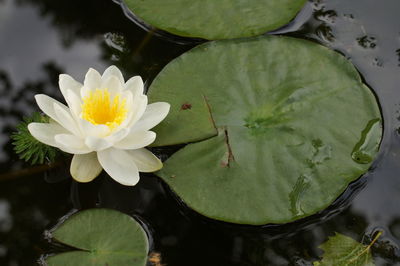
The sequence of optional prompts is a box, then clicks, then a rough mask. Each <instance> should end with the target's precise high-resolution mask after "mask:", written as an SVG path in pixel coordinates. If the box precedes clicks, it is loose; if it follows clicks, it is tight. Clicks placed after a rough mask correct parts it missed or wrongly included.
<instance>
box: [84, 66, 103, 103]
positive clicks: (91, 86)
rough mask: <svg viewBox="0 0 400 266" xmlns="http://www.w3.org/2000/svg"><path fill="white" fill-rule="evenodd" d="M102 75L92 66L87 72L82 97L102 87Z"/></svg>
mask: <svg viewBox="0 0 400 266" xmlns="http://www.w3.org/2000/svg"><path fill="white" fill-rule="evenodd" d="M100 85H101V76H100V74H99V72H97V71H96V70H95V69H93V68H90V69H89V71H88V72H87V73H86V76H85V81H84V83H83V88H82V90H81V97H82V98H84V97H86V96H87V95H89V92H90V91H92V90H95V89H100Z"/></svg>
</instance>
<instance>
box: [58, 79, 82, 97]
mask: <svg viewBox="0 0 400 266" xmlns="http://www.w3.org/2000/svg"><path fill="white" fill-rule="evenodd" d="M58 85H59V86H60V90H61V93H62V95H63V96H64V99H65V100H66V101H67V102H68V96H67V90H72V91H73V92H74V93H75V94H77V95H80V90H81V88H82V86H83V85H82V84H81V83H80V82H78V81H76V80H75V79H74V78H72V77H71V76H69V75H66V74H61V75H60V76H59V79H58Z"/></svg>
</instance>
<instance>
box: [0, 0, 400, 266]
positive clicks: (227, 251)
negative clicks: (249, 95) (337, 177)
mask: <svg viewBox="0 0 400 266" xmlns="http://www.w3.org/2000/svg"><path fill="white" fill-rule="evenodd" d="M77 7H79V8H77ZM306 8H311V9H308V11H307V9H305V11H303V12H304V13H302V14H303V15H302V16H299V18H298V19H297V20H295V21H294V22H295V23H292V24H291V25H290V26H289V27H286V28H284V29H281V30H282V31H281V32H290V35H293V36H297V37H302V38H308V39H312V40H315V41H317V42H320V43H322V44H324V45H326V46H329V47H331V48H333V49H336V50H338V51H340V52H341V53H343V54H345V56H346V57H348V58H350V59H351V60H352V62H353V63H354V64H355V65H356V66H357V67H358V69H359V70H360V72H361V74H362V75H363V77H364V79H365V80H366V82H367V83H368V84H369V85H370V86H371V87H372V88H373V89H374V90H375V93H376V94H377V96H378V98H379V100H380V103H381V107H382V113H383V115H384V128H385V131H384V134H385V136H384V139H383V143H382V147H381V153H380V155H379V158H378V160H376V162H375V163H374V166H373V169H372V171H371V173H370V174H368V175H367V176H365V177H364V178H363V179H361V180H359V181H357V182H356V183H354V184H353V185H352V187H351V188H350V189H349V190H348V191H347V192H346V193H345V194H344V195H343V196H342V197H341V198H340V199H339V200H338V202H337V204H336V205H334V206H333V207H331V209H328V210H327V211H326V212H324V213H322V214H320V215H317V216H315V217H310V218H309V219H306V220H303V221H301V223H297V224H293V225H288V226H284V227H265V228H264V227H263V228H253V227H251V228H249V227H246V226H235V225H226V224H223V223H218V222H214V221H210V220H208V219H206V218H204V217H201V216H200V215H198V214H196V213H194V212H192V211H190V210H187V209H185V207H184V206H181V205H180V204H177V202H178V199H176V198H175V196H174V195H173V194H172V193H171V192H170V190H169V188H167V187H166V186H165V184H163V183H162V182H161V181H160V180H159V179H158V178H157V177H155V176H153V175H145V176H143V177H142V179H141V181H140V183H139V184H138V186H135V187H134V188H126V187H122V186H120V185H119V184H117V183H115V182H114V181H113V180H112V179H110V178H109V177H107V176H106V175H104V176H102V177H99V178H97V179H96V180H95V181H94V182H93V183H90V184H77V183H72V184H71V180H70V179H69V178H68V179H65V176H66V172H67V171H68V168H67V167H64V168H58V169H53V170H52V171H51V172H48V175H47V176H48V178H47V180H50V181H58V182H55V183H52V184H50V183H48V182H45V181H44V179H43V172H39V173H38V172H34V170H32V169H30V168H29V166H28V165H24V164H23V163H22V162H20V161H18V160H17V158H16V157H15V155H13V152H12V147H11V145H10V142H9V141H8V135H9V133H10V132H11V131H12V130H13V129H14V127H15V125H16V123H17V122H18V121H20V119H21V118H22V116H23V115H28V114H30V113H31V112H32V111H33V110H36V106H35V104H34V102H33V95H34V94H37V93H46V94H48V95H50V96H52V97H55V98H59V99H60V98H61V95H60V93H59V90H58V85H57V79H58V74H59V73H69V74H71V75H72V76H74V77H76V78H77V79H78V80H83V75H84V73H86V71H87V69H88V68H89V67H94V68H97V69H99V70H102V69H105V67H106V66H107V65H109V64H116V65H117V66H118V67H119V68H120V69H122V70H123V72H124V74H125V75H126V76H133V75H136V74H140V75H141V76H143V77H144V79H145V80H147V81H148V83H147V84H149V82H150V81H151V80H152V79H153V78H154V76H155V75H156V74H157V73H158V72H159V71H160V69H162V67H163V66H164V65H165V64H167V63H168V62H169V61H170V60H171V59H173V58H175V57H176V56H178V55H180V54H181V53H183V52H184V51H186V50H188V49H190V48H191V45H179V44H175V43H172V42H168V41H166V40H165V39H160V38H158V37H155V36H154V35H153V34H152V33H151V32H150V33H148V32H145V31H144V30H142V29H141V28H139V27H137V26H135V25H134V24H133V23H132V21H131V20H130V19H128V18H126V17H125V16H124V15H123V12H122V10H121V8H120V7H119V6H118V5H116V4H114V3H112V2H111V1H108V0H88V1H78V0H70V1H67V0H59V1H53V0H0V116H1V119H0V129H1V134H0V147H1V149H0V169H1V171H0V179H1V177H4V176H10V175H9V173H13V174H14V175H12V177H13V178H12V179H8V181H4V180H0V182H2V183H1V186H0V264H1V265H31V264H33V263H34V261H35V260H36V259H38V258H39V256H40V255H41V254H43V253H46V252H49V250H50V251H51V250H52V248H51V247H49V245H48V244H47V243H46V241H44V238H43V236H42V232H43V231H44V229H45V228H50V227H51V225H54V223H56V222H57V220H58V218H59V217H62V216H63V215H64V214H66V213H68V212H69V210H70V209H72V208H77V209H84V208H91V207H96V206H103V207H109V208H114V209H117V210H120V211H123V212H125V213H128V214H130V215H138V216H140V217H141V218H142V219H143V220H144V221H145V222H146V223H148V224H149V231H151V233H152V235H153V236H154V250H155V251H158V252H160V253H161V257H162V260H163V263H166V264H167V265H172V266H180V265H182V266H183V265H185V266H186V265H191V266H192V265H193V266H196V265H202V266H204V265H209V266H213V265H218V266H221V265H257V266H259V265H288V264H292V265H310V263H311V261H314V260H316V259H318V257H319V256H321V254H322V251H321V250H320V249H319V248H318V246H319V245H320V244H321V243H323V242H324V241H325V240H326V239H327V238H328V236H331V235H333V234H334V232H339V233H342V234H345V235H348V236H351V237H353V238H354V239H356V240H359V241H363V236H365V237H364V241H365V242H368V237H369V236H371V235H373V233H374V232H376V230H383V231H384V232H385V233H384V235H383V236H382V237H381V238H380V240H379V241H378V243H377V244H376V245H375V246H374V248H373V249H372V251H373V254H374V256H375V258H376V260H377V264H378V265H385V264H387V265H393V264H395V263H400V259H399V258H400V254H399V245H400V229H399V228H400V222H399V221H400V210H399V208H398V206H397V205H398V204H397V202H399V199H400V181H399V178H398V175H397V173H398V172H399V171H400V158H399V157H400V136H399V134H398V133H397V132H396V128H398V127H399V126H400V121H399V120H397V116H398V115H397V116H396V112H399V111H400V105H399V104H400V101H399V100H398V98H399V97H398V96H399V92H398V91H399V90H398V86H399V84H400V77H399V75H398V70H399V68H398V65H399V62H400V59H399V58H400V55H399V49H400V48H399V47H400V38H399V35H398V29H399V28H400V21H399V20H398V15H397V13H398V10H399V8H400V3H399V2H398V1H397V0H388V1H385V2H384V3H381V4H379V5H377V3H376V1H374V0H354V1H346V0H331V1H322V0H315V1H310V4H309V5H308V6H307V7H306ZM311 11H312V12H311ZM105 14H106V16H105ZM360 42H361V45H360ZM372 46H373V47H372ZM372 48H373V49H372ZM67 165H68V164H67ZM20 169H28V170H26V171H25V170H24V171H22V172H18V170H20ZM15 173H17V174H15ZM18 173H19V174H18ZM116 195H118V197H116Z"/></svg>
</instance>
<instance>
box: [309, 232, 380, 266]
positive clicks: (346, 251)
mask: <svg viewBox="0 0 400 266" xmlns="http://www.w3.org/2000/svg"><path fill="white" fill-rule="evenodd" d="M381 234H382V232H379V233H378V234H377V235H376V236H375V238H374V240H373V241H372V242H371V244H369V245H368V246H365V245H363V244H361V243H359V242H357V241H355V240H353V239H352V238H350V237H347V236H344V235H341V234H338V233H336V235H335V236H333V237H330V238H329V240H328V241H327V242H325V243H324V244H322V245H321V246H320V248H321V249H323V250H324V256H323V259H322V260H321V261H317V262H314V265H315V266H374V265H375V264H374V262H373V260H372V255H371V251H370V249H371V247H372V245H373V244H374V243H375V242H376V240H378V238H379V237H380V236H381Z"/></svg>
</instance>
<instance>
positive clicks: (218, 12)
mask: <svg viewBox="0 0 400 266" xmlns="http://www.w3.org/2000/svg"><path fill="white" fill-rule="evenodd" d="M305 2H306V0H234V1H232V0H201V1H200V0H125V3H126V5H127V6H128V8H129V9H130V10H132V11H133V12H134V13H135V15H137V16H138V17H139V18H140V19H141V20H143V21H145V22H146V23H148V24H150V25H152V26H155V27H157V28H160V29H162V30H165V31H167V32H170V33H173V34H176V35H180V36H185V37H199V38H204V39H208V40H216V39H230V38H238V37H250V36H256V35H259V34H263V33H265V32H268V31H271V30H274V29H277V28H279V27H281V26H283V25H285V24H287V23H288V22H289V21H290V20H291V19H293V18H294V16H295V15H296V14H297V12H299V10H300V9H301V7H302V6H303V5H304V3H305Z"/></svg>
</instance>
